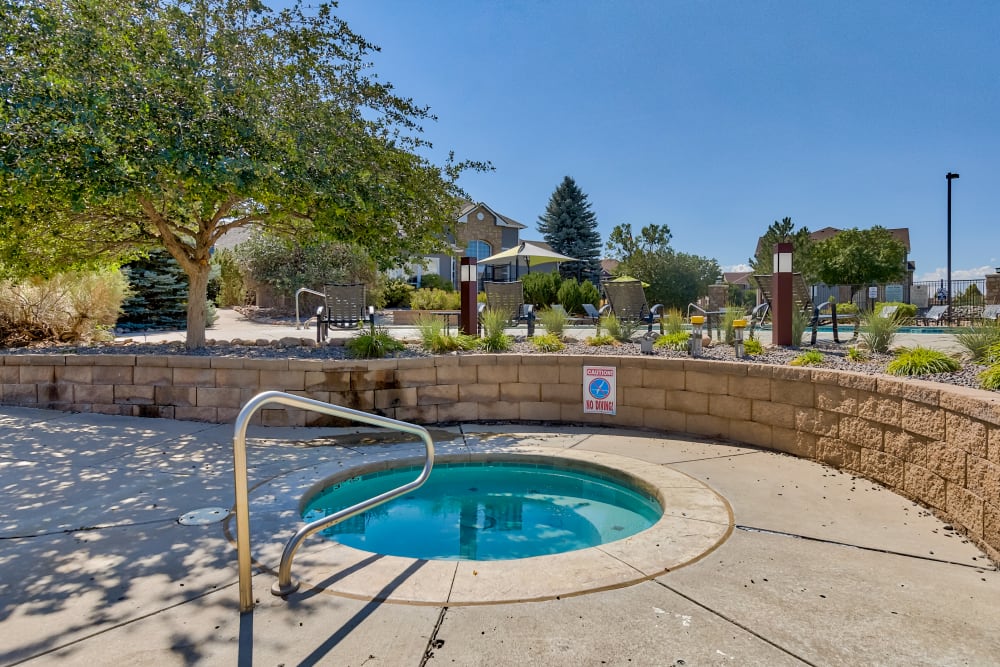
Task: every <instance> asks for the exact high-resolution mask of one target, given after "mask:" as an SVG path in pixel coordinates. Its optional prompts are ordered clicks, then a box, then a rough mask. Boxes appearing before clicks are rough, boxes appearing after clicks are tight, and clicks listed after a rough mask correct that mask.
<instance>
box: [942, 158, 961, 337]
mask: <svg viewBox="0 0 1000 667" xmlns="http://www.w3.org/2000/svg"><path fill="white" fill-rule="evenodd" d="M944 177H945V178H946V179H947V180H948V322H949V323H950V322H951V317H952V313H951V181H952V179H955V178H958V174H953V173H951V172H950V171H949V172H948V173H947V174H945V176H944Z"/></svg>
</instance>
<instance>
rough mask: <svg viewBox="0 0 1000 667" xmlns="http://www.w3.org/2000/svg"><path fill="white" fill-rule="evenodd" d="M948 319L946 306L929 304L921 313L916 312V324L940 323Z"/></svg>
mask: <svg viewBox="0 0 1000 667" xmlns="http://www.w3.org/2000/svg"><path fill="white" fill-rule="evenodd" d="M947 319H948V306H931V307H930V308H928V309H927V310H925V311H924V312H922V313H917V317H916V321H917V323H918V324H920V323H923V324H930V323H931V322H933V323H934V324H941V322H943V321H946V320H947Z"/></svg>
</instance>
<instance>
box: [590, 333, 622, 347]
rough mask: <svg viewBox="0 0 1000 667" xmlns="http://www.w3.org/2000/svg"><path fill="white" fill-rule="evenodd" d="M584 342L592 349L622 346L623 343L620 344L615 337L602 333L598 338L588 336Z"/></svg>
mask: <svg viewBox="0 0 1000 667" xmlns="http://www.w3.org/2000/svg"><path fill="white" fill-rule="evenodd" d="M583 342H584V343H585V344H586V345H589V346H591V347H600V346H602V345H621V343H619V342H618V340H617V339H616V338H615V337H614V336H611V335H609V334H600V333H599V334H597V335H596V336H588V337H587V338H586V340H584V341H583Z"/></svg>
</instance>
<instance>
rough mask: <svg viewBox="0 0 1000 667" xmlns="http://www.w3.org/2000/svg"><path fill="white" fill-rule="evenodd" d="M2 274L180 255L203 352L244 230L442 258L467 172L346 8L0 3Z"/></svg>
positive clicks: (214, 2) (83, 0)
mask: <svg viewBox="0 0 1000 667" xmlns="http://www.w3.org/2000/svg"><path fill="white" fill-rule="evenodd" d="M0 40H2V48H0V267H2V268H4V269H5V271H7V272H8V273H11V272H14V271H17V272H20V273H40V274H44V273H46V272H49V271H51V270H53V269H54V268H61V267H65V266H67V265H76V264H85V263H88V262H93V261H99V260H100V259H102V258H104V257H113V258H120V257H122V256H123V255H127V254H129V253H134V252H135V250H136V249H142V248H144V247H147V248H148V247H155V246H162V247H164V248H165V249H166V250H167V251H168V252H169V253H170V255H171V256H173V257H174V259H176V260H177V262H178V263H179V264H180V265H181V267H182V268H183V269H184V272H185V273H186V275H187V277H188V281H189V295H188V312H187V323H188V336H187V345H188V347H200V346H202V345H204V341H205V308H204V304H205V294H206V286H207V283H208V277H209V254H210V250H211V248H212V247H213V245H214V244H215V243H216V241H218V239H219V238H220V237H221V236H222V235H223V234H225V233H226V232H228V231H230V230H232V229H235V228H237V227H243V226H248V225H256V226H260V227H264V228H267V229H269V230H271V231H274V232H279V233H284V234H295V235H298V236H303V235H308V236H312V237H318V238H330V239H335V240H342V241H351V242H354V243H358V244H360V245H361V246H363V247H364V248H366V249H367V250H368V252H369V253H370V254H371V255H372V257H373V258H374V259H375V260H376V261H377V262H378V263H379V265H380V266H382V267H389V266H392V265H396V264H399V263H401V262H403V261H405V260H407V259H409V258H410V257H412V256H414V255H419V254H423V253H425V252H429V251H431V250H434V249H437V248H439V247H440V243H441V241H440V240H441V239H443V238H444V236H445V234H444V232H445V231H447V229H448V227H449V226H450V225H451V223H452V218H453V215H454V211H455V209H456V197H457V196H459V195H460V194H461V193H460V191H459V189H458V187H457V185H456V179H457V178H458V175H459V174H460V173H461V171H462V170H463V169H465V168H468V167H474V168H482V167H484V166H485V165H481V164H470V163H455V162H453V161H452V160H451V159H450V158H449V160H448V161H447V163H446V164H445V165H444V166H437V165H435V164H433V163H431V162H430V161H429V160H427V159H426V158H424V157H421V156H420V155H419V153H420V151H421V150H422V148H423V147H424V146H425V145H426V144H425V143H424V142H423V140H422V139H421V138H420V133H421V127H420V125H419V124H420V123H421V122H424V121H425V120H428V119H431V118H432V117H431V116H430V114H429V111H428V110H427V109H426V108H424V107H421V106H417V105H416V104H414V103H413V102H412V101H411V100H408V99H404V98H402V97H399V96H398V95H397V94H396V93H394V91H393V89H392V87H391V86H389V85H388V84H385V83H382V82H380V81H379V80H378V79H377V78H376V77H374V75H372V74H371V73H370V67H369V64H368V62H367V59H368V58H369V57H370V54H371V53H372V51H373V50H374V49H375V47H374V46H373V45H371V44H369V43H368V42H367V41H365V40H364V39H363V38H362V37H360V36H358V35H356V34H355V33H353V32H352V31H351V30H350V28H349V27H348V26H347V25H346V24H345V23H344V22H343V21H342V20H340V19H338V18H337V17H336V16H335V15H334V13H333V9H332V7H331V5H329V4H319V5H318V6H316V7H310V8H308V9H306V8H304V7H303V5H302V4H301V3H296V4H295V5H294V6H292V7H290V8H287V9H283V10H281V11H280V12H273V11H271V10H269V9H268V8H267V7H265V6H264V5H263V4H262V3H261V2H259V0H118V1H116V2H106V1H105V0H0Z"/></svg>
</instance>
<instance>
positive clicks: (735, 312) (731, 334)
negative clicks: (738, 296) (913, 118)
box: [722, 304, 802, 345]
mask: <svg viewBox="0 0 1000 667" xmlns="http://www.w3.org/2000/svg"><path fill="white" fill-rule="evenodd" d="M744 317H746V313H745V312H744V311H743V309H742V308H740V307H739V306H734V305H733V304H728V305H727V306H726V312H725V314H723V316H722V330H723V331H724V332H725V333H724V336H725V341H726V345H732V344H733V342H734V341H735V340H736V333H735V331H734V330H733V322H735V321H736V320H740V319H743V318H744ZM793 336H794V334H793ZM798 340H802V338H801V337H800V338H799V339H798Z"/></svg>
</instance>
